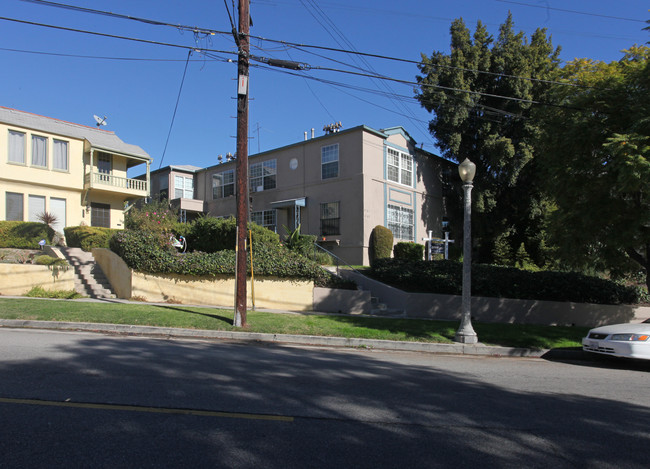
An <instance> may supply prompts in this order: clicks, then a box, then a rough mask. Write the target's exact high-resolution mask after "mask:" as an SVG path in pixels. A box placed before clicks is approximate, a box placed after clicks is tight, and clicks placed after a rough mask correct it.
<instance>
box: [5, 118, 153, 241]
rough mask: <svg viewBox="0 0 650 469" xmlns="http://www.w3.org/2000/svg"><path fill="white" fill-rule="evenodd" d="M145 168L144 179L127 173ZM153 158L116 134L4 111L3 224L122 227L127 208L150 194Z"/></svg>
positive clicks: (58, 227)
mask: <svg viewBox="0 0 650 469" xmlns="http://www.w3.org/2000/svg"><path fill="white" fill-rule="evenodd" d="M143 164H144V165H146V168H147V169H146V177H145V178H143V179H132V178H128V177H127V170H128V169H129V168H132V167H134V166H138V165H143ZM150 164H151V157H150V156H149V155H148V154H147V153H146V152H145V151H144V150H143V149H142V148H140V147H138V146H136V145H130V144H128V143H124V142H123V141H122V140H121V139H120V138H119V137H118V136H117V135H115V133H114V132H110V131H106V130H102V129H99V128H95V127H88V126H85V125H80V124H73V123H71V122H65V121H62V120H59V119H53V118H50V117H44V116H39V115H36V114H31V113H29V112H24V111H18V110H16V109H10V108H6V107H2V106H0V197H1V198H2V199H1V201H0V220H20V221H38V219H37V216H38V214H39V213H42V212H48V213H51V214H53V215H55V216H56V218H57V223H56V224H55V225H54V228H55V230H56V231H63V228H64V227H66V226H78V225H90V226H101V227H107V228H123V226H124V210H125V207H126V206H128V204H130V203H131V202H133V201H135V200H137V199H139V198H142V197H148V196H149V187H150V184H149V167H150Z"/></svg>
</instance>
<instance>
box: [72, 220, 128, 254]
mask: <svg viewBox="0 0 650 469" xmlns="http://www.w3.org/2000/svg"><path fill="white" fill-rule="evenodd" d="M63 231H64V233H65V239H66V243H67V245H68V246H70V247H72V248H81V249H83V250H84V251H88V252H90V251H92V249H93V248H107V247H109V240H110V239H111V236H113V235H114V234H115V233H117V232H119V231H121V230H116V229H111V228H101V227H99V226H69V227H67V228H64V229H63Z"/></svg>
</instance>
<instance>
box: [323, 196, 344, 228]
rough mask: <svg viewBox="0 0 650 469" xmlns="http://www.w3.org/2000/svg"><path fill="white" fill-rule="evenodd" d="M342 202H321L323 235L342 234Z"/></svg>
mask: <svg viewBox="0 0 650 469" xmlns="http://www.w3.org/2000/svg"><path fill="white" fill-rule="evenodd" d="M340 205H341V203H340V202H327V203H324V204H320V234H321V236H327V235H338V234H341V215H340V213H341V212H340Z"/></svg>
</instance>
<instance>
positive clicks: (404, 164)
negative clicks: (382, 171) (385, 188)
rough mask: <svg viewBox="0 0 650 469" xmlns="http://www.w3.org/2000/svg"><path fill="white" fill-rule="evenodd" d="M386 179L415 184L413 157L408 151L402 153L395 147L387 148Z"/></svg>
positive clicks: (406, 184) (410, 184)
mask: <svg viewBox="0 0 650 469" xmlns="http://www.w3.org/2000/svg"><path fill="white" fill-rule="evenodd" d="M387 150H388V152H387V155H386V179H388V180H389V181H393V182H397V183H399V184H404V185H405V186H409V187H410V186H412V185H413V158H412V157H411V155H409V154H407V153H402V152H401V151H397V150H395V149H393V148H387Z"/></svg>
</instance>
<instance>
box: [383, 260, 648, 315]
mask: <svg viewBox="0 0 650 469" xmlns="http://www.w3.org/2000/svg"><path fill="white" fill-rule="evenodd" d="M462 270H463V268H462V263H460V262H456V261H449V260H446V261H445V260H441V261H419V262H410V261H404V260H400V259H377V261H376V262H375V264H374V265H373V267H372V268H371V276H372V277H373V278H375V279H377V280H379V281H381V282H385V283H388V284H390V285H394V286H396V287H398V288H402V289H404V290H406V291H411V292H421V293H439V294H446V295H460V294H461V293H462V283H463V272H462ZM472 295H475V296H484V297H495V298H513V299H522V300H545V301H563V302H575V303H594V304H614V305H617V304H638V303H640V302H642V301H644V300H645V298H644V291H643V290H642V289H641V288H637V287H628V286H625V285H622V284H619V283H617V282H614V281H611V280H606V279H602V278H598V277H591V276H587V275H583V274H580V273H576V272H553V271H539V272H531V271H526V270H520V269H516V268H514V267H502V266H494V265H485V264H474V265H472Z"/></svg>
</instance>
